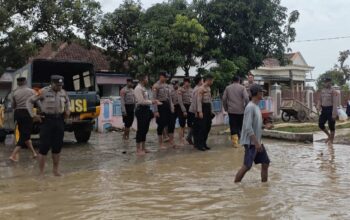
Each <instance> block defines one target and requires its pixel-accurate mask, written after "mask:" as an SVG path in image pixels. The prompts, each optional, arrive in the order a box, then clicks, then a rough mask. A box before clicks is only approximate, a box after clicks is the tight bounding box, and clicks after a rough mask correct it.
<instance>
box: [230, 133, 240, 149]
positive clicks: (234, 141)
mask: <svg viewBox="0 0 350 220" xmlns="http://www.w3.org/2000/svg"><path fill="white" fill-rule="evenodd" d="M231 141H232V146H233V147H234V148H238V147H240V146H241V145H239V142H238V135H237V134H234V135H232V136H231Z"/></svg>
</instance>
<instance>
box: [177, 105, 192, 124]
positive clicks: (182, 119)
mask: <svg viewBox="0 0 350 220" xmlns="http://www.w3.org/2000/svg"><path fill="white" fill-rule="evenodd" d="M184 106H185V108H186V112H187V117H186V118H185V117H184V115H183V113H182V111H181V114H179V124H180V127H182V128H184V127H185V126H186V121H187V127H189V128H191V127H192V126H193V120H194V117H193V116H192V115H191V113H190V112H189V109H190V105H188V104H184ZM191 116H192V117H191Z"/></svg>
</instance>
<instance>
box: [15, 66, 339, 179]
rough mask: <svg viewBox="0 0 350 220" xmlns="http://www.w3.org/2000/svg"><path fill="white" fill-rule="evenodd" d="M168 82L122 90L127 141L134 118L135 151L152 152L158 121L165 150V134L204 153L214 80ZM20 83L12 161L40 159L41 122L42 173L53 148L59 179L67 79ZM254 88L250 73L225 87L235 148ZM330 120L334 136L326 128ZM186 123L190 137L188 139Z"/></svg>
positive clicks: (333, 106)
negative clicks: (37, 85) (36, 141)
mask: <svg viewBox="0 0 350 220" xmlns="http://www.w3.org/2000/svg"><path fill="white" fill-rule="evenodd" d="M168 79H169V76H168V74H167V73H166V72H161V73H160V74H159V80H158V81H157V82H156V83H155V84H154V85H153V86H152V97H150V95H149V94H148V90H147V85H148V76H147V75H145V74H140V75H139V76H138V85H137V86H136V88H135V89H134V84H133V80H132V79H128V80H127V85H126V86H125V87H124V88H123V89H122V90H121V92H120V94H121V109H122V114H123V121H124V124H125V131H124V134H123V139H125V140H128V139H129V135H130V128H131V126H132V124H133V121H134V117H135V116H136V120H137V132H136V146H137V151H136V153H137V155H139V156H142V155H145V154H146V153H148V152H149V151H148V150H147V149H146V146H145V142H146V136H147V133H148V130H149V126H150V122H151V119H152V118H154V117H155V119H156V123H157V125H158V127H157V135H158V143H159V147H160V148H161V149H164V148H166V145H165V140H164V137H165V134H167V135H168V136H169V145H170V147H174V148H176V147H179V146H182V145H183V144H184V140H186V141H187V142H188V143H189V144H190V145H194V147H195V148H196V149H198V150H200V151H206V150H210V147H209V146H208V145H207V139H208V134H209V132H210V129H211V124H212V119H213V117H215V114H214V112H213V107H212V96H211V86H212V84H213V80H214V79H213V76H212V75H210V74H208V75H206V76H204V78H203V79H202V77H201V76H197V77H195V78H194V84H195V87H194V88H193V89H192V88H191V81H190V79H189V78H185V79H184V80H183V84H182V85H179V83H178V82H177V81H174V82H173V83H169V82H168ZM17 83H18V88H17V89H15V91H13V103H14V109H15V120H16V122H17V126H18V130H19V134H20V137H19V140H18V142H17V144H16V148H15V149H14V151H13V153H12V155H11V156H10V158H9V159H10V160H12V161H15V162H16V161H18V154H19V151H20V149H21V148H24V147H28V148H29V149H30V150H31V151H32V153H33V157H37V153H36V151H35V150H34V148H33V145H32V142H31V140H30V134H31V129H32V127H33V121H35V120H37V121H39V122H40V123H41V125H40V126H41V128H40V145H39V155H38V160H39V168H40V174H41V175H43V174H44V168H45V161H46V155H47V154H48V152H49V150H51V153H52V160H53V173H54V175H55V176H60V175H61V174H60V172H59V161H60V153H61V148H62V145H63V137H64V120H65V119H66V118H68V117H69V115H70V111H69V109H70V108H69V103H70V102H69V98H68V95H67V93H66V91H65V90H64V89H63V88H62V87H63V84H64V78H63V77H62V76H59V75H53V76H51V85H50V86H47V87H44V88H43V89H41V90H40V92H35V91H34V90H32V89H30V88H28V86H27V82H26V78H24V77H20V78H18V79H17ZM331 83H332V82H331V79H329V78H327V79H326V80H325V88H324V89H323V90H322V91H321V96H320V99H319V102H318V109H319V110H320V111H321V115H320V118H319V127H320V128H321V130H323V131H324V132H325V133H326V135H327V137H328V139H327V141H326V142H327V143H332V142H333V140H334V135H335V119H336V117H337V107H338V104H337V100H338V97H337V96H338V95H339V94H338V93H337V92H336V91H335V90H334V89H332V84H331ZM253 85H255V83H254V77H253V75H252V74H249V75H248V84H247V85H246V87H244V86H242V85H241V83H240V79H239V78H238V77H234V78H233V80H232V84H231V85H229V86H227V87H226V89H225V92H224V95H223V106H224V108H225V110H226V111H227V112H228V114H229V121H230V128H231V135H232V142H233V145H234V146H237V145H238V139H239V136H240V132H241V129H242V121H243V117H244V115H243V113H244V108H245V106H246V105H247V103H248V101H249V97H250V94H249V91H250V89H249V88H250V87H251V86H253ZM34 105H36V106H37V108H38V109H39V111H38V112H33V109H34ZM176 119H179V124H180V131H179V140H180V144H179V145H178V144H176V143H175V140H174V131H175V124H176ZM327 121H328V125H329V129H330V132H329V131H328V130H327V129H326V127H325V123H326V122H327ZM186 122H187V123H186ZM186 124H187V127H188V132H187V133H188V134H187V136H186V138H185V127H186Z"/></svg>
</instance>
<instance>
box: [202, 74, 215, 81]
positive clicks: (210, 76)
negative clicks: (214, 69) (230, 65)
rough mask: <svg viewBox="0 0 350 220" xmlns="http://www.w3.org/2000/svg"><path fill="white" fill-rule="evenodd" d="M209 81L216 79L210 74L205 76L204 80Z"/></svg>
mask: <svg viewBox="0 0 350 220" xmlns="http://www.w3.org/2000/svg"><path fill="white" fill-rule="evenodd" d="M207 79H214V76H213V75H212V74H210V73H209V74H207V75H205V76H204V80H207Z"/></svg>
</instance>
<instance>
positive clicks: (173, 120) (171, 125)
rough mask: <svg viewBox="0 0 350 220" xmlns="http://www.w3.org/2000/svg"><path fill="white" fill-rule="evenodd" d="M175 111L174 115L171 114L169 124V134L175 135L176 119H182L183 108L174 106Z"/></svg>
mask: <svg viewBox="0 0 350 220" xmlns="http://www.w3.org/2000/svg"><path fill="white" fill-rule="evenodd" d="M174 108H175V111H174V113H170V120H169V124H168V133H169V134H173V133H174V131H175V125H176V119H177V118H180V115H182V111H181V106H180V105H175V106H174Z"/></svg>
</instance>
